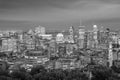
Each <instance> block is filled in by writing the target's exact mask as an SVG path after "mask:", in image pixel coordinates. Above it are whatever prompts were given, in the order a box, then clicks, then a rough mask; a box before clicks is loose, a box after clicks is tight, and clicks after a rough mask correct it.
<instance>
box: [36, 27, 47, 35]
mask: <svg viewBox="0 0 120 80" xmlns="http://www.w3.org/2000/svg"><path fill="white" fill-rule="evenodd" d="M35 33H36V34H38V35H43V34H45V33H46V31H45V27H42V26H38V27H35Z"/></svg>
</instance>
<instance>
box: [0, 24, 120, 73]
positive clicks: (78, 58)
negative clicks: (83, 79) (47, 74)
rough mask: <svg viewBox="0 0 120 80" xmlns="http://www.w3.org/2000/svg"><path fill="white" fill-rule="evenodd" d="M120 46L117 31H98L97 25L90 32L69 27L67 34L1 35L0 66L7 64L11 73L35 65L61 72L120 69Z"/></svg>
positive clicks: (39, 30)
mask: <svg viewBox="0 0 120 80" xmlns="http://www.w3.org/2000/svg"><path fill="white" fill-rule="evenodd" d="M119 45H120V33H119V32H118V31H112V30H110V29H109V28H107V29H104V28H102V27H101V28H99V29H98V26H97V25H93V29H92V30H86V29H85V27H84V26H79V29H78V30H75V28H74V27H73V26H71V27H69V29H68V30H67V31H61V32H51V33H47V32H46V29H45V27H42V26H38V27H35V28H34V29H30V30H28V31H1V32H0V64H1V65H0V66H1V67H2V68H3V69H5V68H6V67H5V65H4V63H7V64H9V65H10V67H9V70H10V71H12V70H15V69H18V66H19V67H24V68H25V69H26V70H28V71H30V70H31V68H32V67H34V66H36V65H43V66H44V67H45V68H47V69H48V68H49V69H63V70H64V69H76V68H77V69H82V68H85V67H88V66H90V67H94V66H96V65H102V66H106V67H111V66H112V65H115V66H120V61H119V60H120V50H119ZM91 63H92V64H94V65H92V66H91V65H90V64H91ZM113 63H115V64H113Z"/></svg>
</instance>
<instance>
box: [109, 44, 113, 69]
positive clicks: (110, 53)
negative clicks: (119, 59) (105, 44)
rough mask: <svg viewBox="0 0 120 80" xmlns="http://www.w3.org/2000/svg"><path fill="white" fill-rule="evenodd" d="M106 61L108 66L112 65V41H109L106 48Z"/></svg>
mask: <svg viewBox="0 0 120 80" xmlns="http://www.w3.org/2000/svg"><path fill="white" fill-rule="evenodd" d="M108 51H109V53H108V61H109V67H111V66H112V65H113V52H112V42H110V43H109V49H108Z"/></svg>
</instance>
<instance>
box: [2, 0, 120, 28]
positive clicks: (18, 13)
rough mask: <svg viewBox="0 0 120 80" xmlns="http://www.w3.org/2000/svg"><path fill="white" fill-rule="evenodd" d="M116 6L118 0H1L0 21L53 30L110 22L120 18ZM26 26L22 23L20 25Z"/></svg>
mask: <svg viewBox="0 0 120 80" xmlns="http://www.w3.org/2000/svg"><path fill="white" fill-rule="evenodd" d="M119 3H120V0H114V1H113V0H0V20H4V23H2V25H1V26H6V25H4V24H5V22H6V23H7V24H8V22H7V21H12V22H13V23H15V21H18V22H21V21H28V22H32V23H41V24H44V25H45V23H46V24H50V25H52V26H54V27H56V26H57V24H58V26H60V25H62V24H71V23H73V24H74V23H76V22H79V21H80V20H83V21H95V20H98V21H99V20H103V21H104V20H108V21H109V20H111V19H113V18H114V19H115V18H120V15H119V14H120V4H119ZM12 22H11V23H10V24H9V25H11V24H12ZM28 22H26V24H29V23H28ZM17 24H20V23H17ZM17 24H16V26H18V25H17ZM26 24H25V23H24V24H23V22H22V26H24V25H25V26H27V25H26ZM11 26H12V25H11ZM14 26H15V25H14ZM48 26H49V25H48ZM62 26H63V25H62ZM28 27H29V26H28Z"/></svg>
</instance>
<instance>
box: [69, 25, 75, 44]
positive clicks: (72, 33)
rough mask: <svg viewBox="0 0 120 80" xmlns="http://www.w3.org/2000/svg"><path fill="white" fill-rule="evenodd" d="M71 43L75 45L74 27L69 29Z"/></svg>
mask: <svg viewBox="0 0 120 80" xmlns="http://www.w3.org/2000/svg"><path fill="white" fill-rule="evenodd" d="M69 34H70V35H69V42H70V43H74V27H73V26H71V27H70V28H69Z"/></svg>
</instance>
